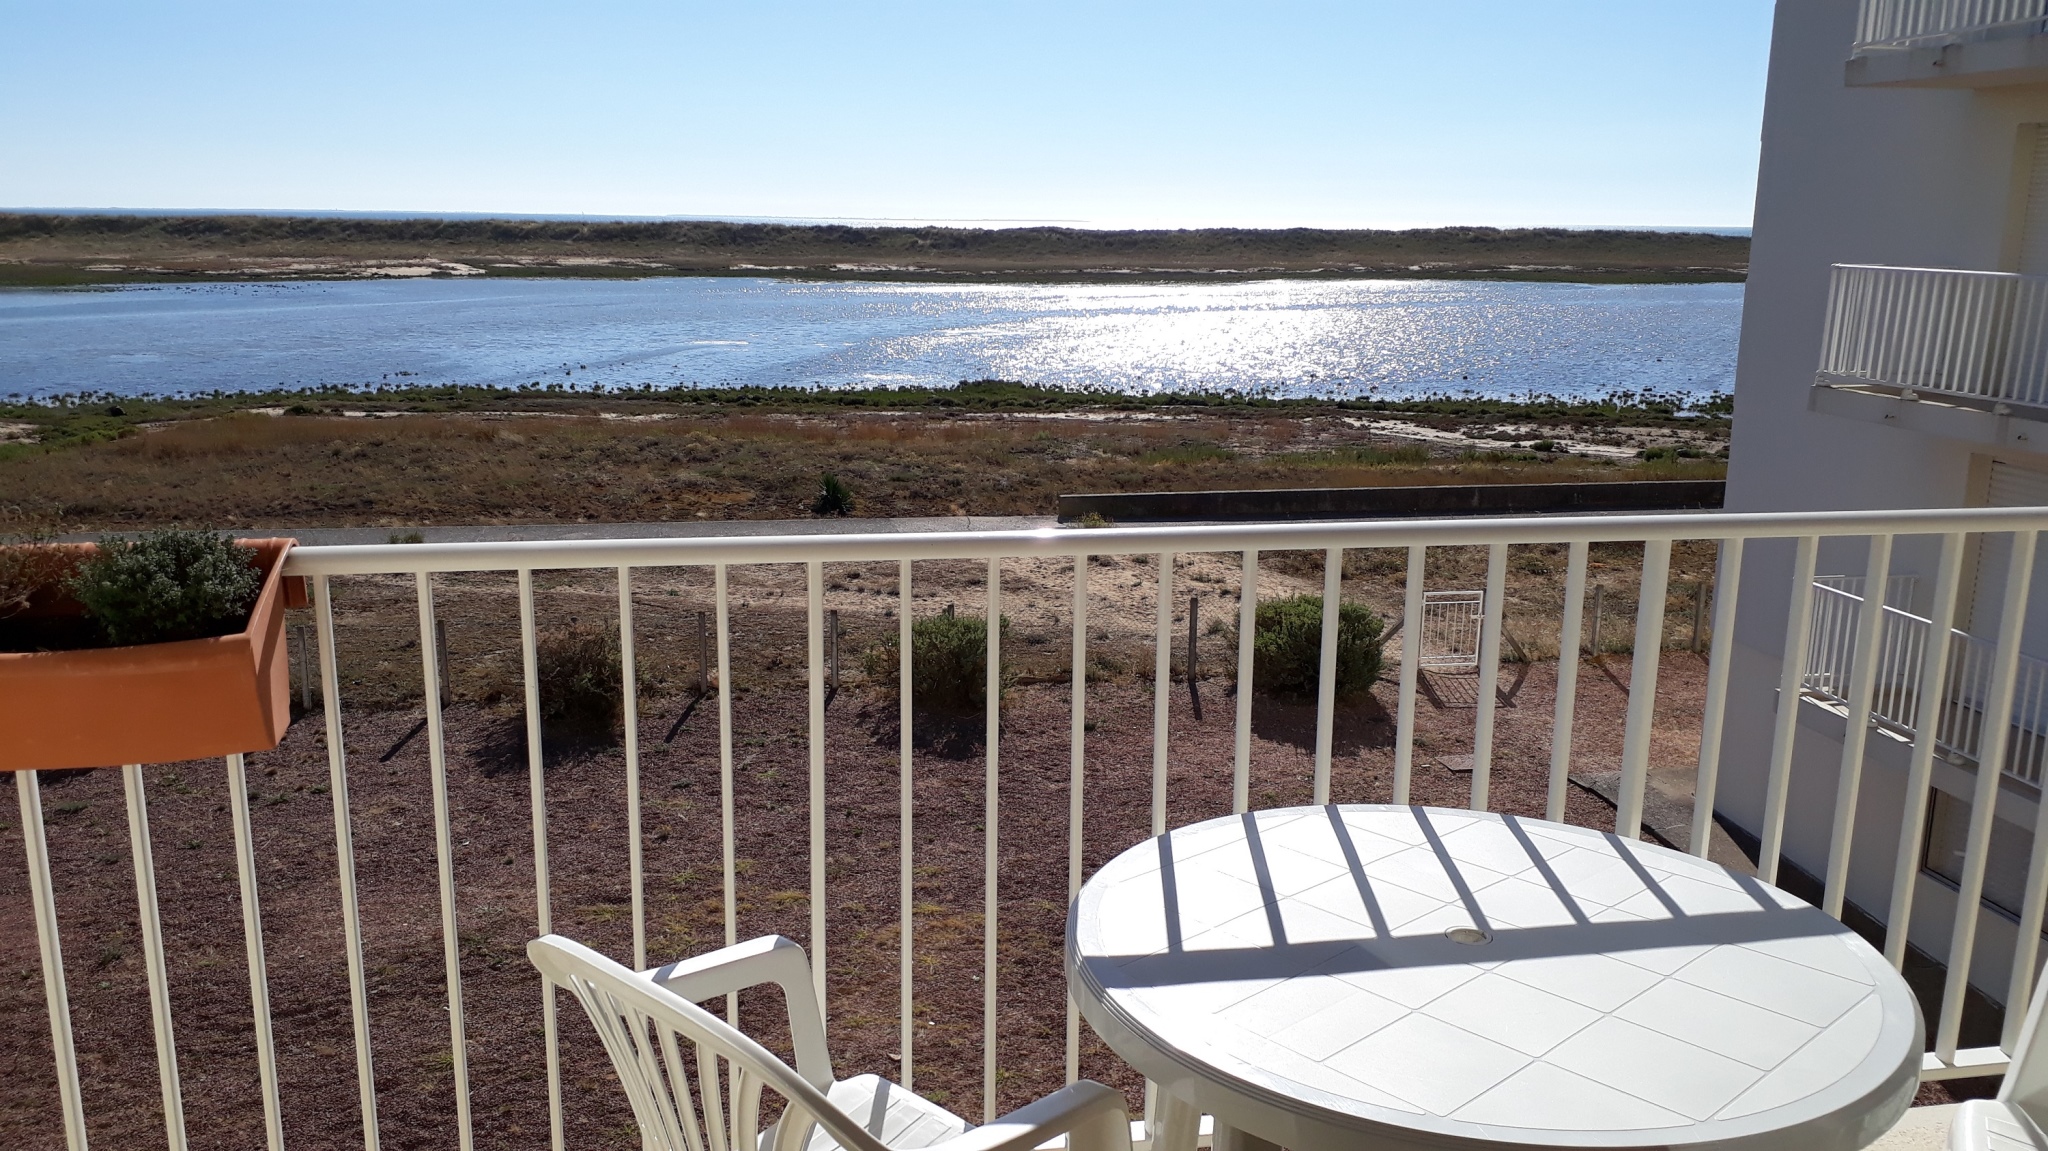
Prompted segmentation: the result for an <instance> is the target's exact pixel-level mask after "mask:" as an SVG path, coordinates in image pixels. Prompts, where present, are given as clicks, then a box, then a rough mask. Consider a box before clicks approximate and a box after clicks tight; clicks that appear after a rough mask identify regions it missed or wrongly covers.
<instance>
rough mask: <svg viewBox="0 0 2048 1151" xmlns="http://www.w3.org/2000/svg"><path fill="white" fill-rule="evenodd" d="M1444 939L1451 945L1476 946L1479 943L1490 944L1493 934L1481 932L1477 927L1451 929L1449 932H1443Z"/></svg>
mask: <svg viewBox="0 0 2048 1151" xmlns="http://www.w3.org/2000/svg"><path fill="white" fill-rule="evenodd" d="M1444 938H1445V939H1448V940H1450V941H1451V942H1452V943H1469V944H1474V945H1477V944H1481V943H1492V942H1493V933H1492V932H1489V931H1482V930H1480V929H1479V928H1477V927H1453V928H1451V929H1450V930H1448V931H1446V932H1444Z"/></svg>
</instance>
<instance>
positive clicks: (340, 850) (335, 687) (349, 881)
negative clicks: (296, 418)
mask: <svg viewBox="0 0 2048 1151" xmlns="http://www.w3.org/2000/svg"><path fill="white" fill-rule="evenodd" d="M312 582H313V631H314V634H315V635H316V636H317V637H318V638H319V643H320V653H319V658H320V706H321V711H322V719H323V720H324V721H325V722H326V724H327V795H328V799H329V800H331V801H332V803H333V807H334V856H335V866H336V869H337V871H338V873H339V882H340V887H341V939H342V948H343V950H344V951H346V952H347V956H346V959H347V965H348V998H349V1021H350V1025H351V1026H352V1027H353V1029H354V1034H355V1041H356V1105H357V1106H358V1107H359V1108H361V1109H362V1117H363V1151H378V1146H379V1145H380V1143H381V1142H382V1132H381V1131H380V1130H379V1129H378V1125H377V1073H376V1066H375V1063H374V1061H373V1059H372V1058H371V1055H370V993H369V987H368V986H367V984H366V981H365V977H364V971H363V919H362V912H361V910H360V908H359V905H358V903H357V901H356V846H355V831H354V819H353V817H352V815H351V813H350V810H349V799H348V751H347V748H346V746H345V745H344V744H343V742H342V731H341V671H340V667H339V665H338V662H337V660H336V657H335V651H334V600H333V598H332V592H331V590H330V589H329V587H328V584H327V577H326V576H324V575H320V576H314V577H313V581H312Z"/></svg>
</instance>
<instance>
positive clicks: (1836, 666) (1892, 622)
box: [1805, 580, 2048, 787]
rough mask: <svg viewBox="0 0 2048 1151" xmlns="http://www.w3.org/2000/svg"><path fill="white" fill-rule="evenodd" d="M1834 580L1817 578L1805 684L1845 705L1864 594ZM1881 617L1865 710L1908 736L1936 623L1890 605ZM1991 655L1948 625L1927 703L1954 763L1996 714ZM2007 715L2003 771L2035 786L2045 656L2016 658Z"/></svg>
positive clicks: (1981, 740)
mask: <svg viewBox="0 0 2048 1151" xmlns="http://www.w3.org/2000/svg"><path fill="white" fill-rule="evenodd" d="M1831 582H1832V581H1828V580H1817V581H1815V583H1814V601H1813V633H1812V638H1811V640H1810V641H1809V646H1808V649H1807V656H1806V660H1807V664H1806V667H1807V672H1806V682H1805V690H1806V691H1808V692H1810V693H1812V694H1813V695H1816V696H1819V697H1820V698H1822V699H1825V700H1827V701H1829V702H1831V703H1834V704H1838V705H1844V706H1846V705H1847V704H1848V703H1849V694H1848V693H1849V691H1850V690H1851V685H1852V683H1853V682H1854V672H1855V666H1856V655H1857V651H1858V647H1859V644H1858V639H1859V638H1860V636H1861V634H1862V633H1861V631H1860V626H1861V619H1862V614H1863V607H1864V603H1863V597H1862V596H1860V595H1857V594H1855V592H1852V591H1845V590H1843V589H1842V588H1841V587H1839V586H1830V583H1831ZM1859 582H1860V581H1859ZM1858 590H1861V589H1860V588H1858ZM1882 619H1883V623H1882V624H1881V625H1880V626H1879V631H1878V644H1877V648H1876V663H1877V666H1876V671H1875V675H1874V679H1873V683H1872V688H1871V696H1870V715H1871V718H1872V719H1874V720H1876V721H1877V722H1878V724H1879V725H1881V726H1883V727H1884V728H1886V729H1887V730H1890V731H1892V732H1894V733H1896V734H1898V735H1901V736H1905V737H1907V738H1911V737H1912V736H1913V735H1914V734H1915V732H1916V731H1917V728H1916V726H1915V725H1916V724H1917V723H1919V722H1920V704H1921V690H1922V685H1924V684H1925V683H1926V682H1927V680H1926V678H1925V669H1926V667H1927V646H1928V636H1929V635H1930V634H1931V633H1932V631H1933V629H1934V624H1933V622H1932V621H1930V620H1928V619H1927V618H1926V617H1924V616H1917V615H1914V614H1912V613H1911V612H1908V611H1904V610H1902V609H1900V608H1897V607H1893V606H1891V605H1889V604H1887V605H1885V607H1884V609H1883V612H1882ZM1996 658H1997V646H1996V645H1995V644H1992V643H1988V642H1986V641H1985V640H1983V639H1980V638H1978V637H1977V636H1973V635H1971V634H1969V633H1968V632H1965V631H1962V630H1961V629H1958V628H1951V629H1949V654H1948V664H1947V668H1946V669H1945V670H1944V672H1943V673H1942V677H1941V681H1940V682H1941V685H1942V687H1941V690H1940V691H1938V692H1936V693H1933V695H1932V697H1931V702H1932V705H1933V706H1934V707H1935V708H1936V709H1937V720H1936V723H1935V726H1934V732H1933V734H1934V746H1935V748H1936V749H1937V750H1938V751H1940V752H1941V753H1943V755H1944V756H1945V757H1946V758H1949V759H1950V760H1951V761H1954V762H1960V761H1963V760H1968V761H1969V762H1971V763H1977V762H1980V761H1981V760H1982V757H1983V750H1984V747H1985V730H1984V729H1985V723H1984V718H1985V716H1986V715H1988V714H1993V712H1992V711H1991V709H1990V707H1989V706H1988V704H1987V701H1988V700H1989V699H1990V698H1991V695H1990V693H1991V686H1992V671H1993V668H1994V667H1995V666H1996ZM2011 716H2012V719H2011V722H2010V725H2009V733H2008V735H2007V736H2006V739H2005V763H2004V765H2003V770H2004V772H2005V773H2006V774H2007V775H2010V776H2012V777H2013V778H2015V779H2018V780H2022V781H2024V782H2026V783H2029V784H2032V785H2034V786H2035V787H2039V786H2040V784H2041V760H2042V756H2043V754H2044V752H2048V661H2043V660H2039V659H2035V658H2033V657H2032V656H2026V655H2022V656H2020V657H2019V665H2018V672H2017V678H2016V680H2015V683H2014V686H2013V699H2012V709H2011Z"/></svg>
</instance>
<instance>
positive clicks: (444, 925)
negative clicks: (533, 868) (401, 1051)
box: [413, 572, 547, 1151]
mask: <svg viewBox="0 0 2048 1151" xmlns="http://www.w3.org/2000/svg"><path fill="white" fill-rule="evenodd" d="M432 580H433V577H432V576H431V575H428V574H427V573H426V572H420V573H418V574H417V575H415V576H414V577H413V586H414V594H415V596H416V597H417V601H418V605H419V624H420V695H421V697H422V700H423V701H424V703H425V704H426V709H427V767H428V770H429V772H430V774H431V777H432V784H433V790H434V865H435V871H436V875H437V878H438V879H439V881H440V887H441V967H442V974H443V978H444V979H446V981H447V983H448V1050H449V1055H450V1059H451V1066H452V1068H453V1070H454V1073H455V1131H456V1138H457V1140H458V1142H459V1145H460V1147H461V1148H462V1151H470V1148H472V1147H473V1146H475V1143H476V1134H475V1125H474V1119H475V1116H474V1114H473V1109H472V1107H471V1104H470V1098H469V1026H468V1022H467V1015H466V1013H465V1012H464V1010H463V1004H462V936H461V934H460V932H459V931H458V929H457V926H456V923H457V917H456V907H455V832H454V828H453V827H452V826H451V823H452V818H451V814H450V804H449V802H448V750H447V738H446V737H447V728H446V723H445V721H444V718H443V716H442V714H441V701H442V700H443V699H446V698H447V689H446V686H445V685H444V684H442V682H441V670H442V669H441V660H440V658H439V654H438V653H437V652H436V650H435V648H434V643H433V638H434V635H435V632H436V631H437V630H438V629H437V628H436V626H435V625H436V624H437V623H438V622H439V621H438V620H437V619H436V616H435V611H434V585H433V583H432ZM527 706H528V707H529V708H531V707H533V703H532V700H531V698H529V700H528V703H527ZM541 934H543V935H545V934H547V932H546V931H545V930H543V931H542V932H541Z"/></svg>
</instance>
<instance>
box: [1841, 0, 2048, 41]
mask: <svg viewBox="0 0 2048 1151" xmlns="http://www.w3.org/2000/svg"><path fill="white" fill-rule="evenodd" d="M2044 17H2048V6H2044V5H2043V4H2042V2H2041V0H1863V7H1862V10H1861V11H1860V12H1859V13H1858V14H1857V18H1856V42H1855V44H1854V45H1853V49H1852V50H1853V51H1856V52H1867V51H1870V50H1873V49H1884V48H1910V47H1917V46H1920V45H1923V44H1941V43H1944V42H1954V41H1958V40H1965V39H1970V38H1973V37H1982V36H1988V35H1995V34H1997V33H1999V32H2002V31H2006V30H2010V29H2025V28H2028V27H2029V26H2031V27H2032V28H2034V29H2036V30H2038V29H2039V28H2040V27H2041V26H2042V24H2043V23H2044V19H2043V18H2044Z"/></svg>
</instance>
